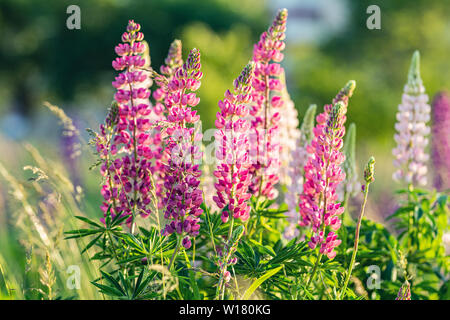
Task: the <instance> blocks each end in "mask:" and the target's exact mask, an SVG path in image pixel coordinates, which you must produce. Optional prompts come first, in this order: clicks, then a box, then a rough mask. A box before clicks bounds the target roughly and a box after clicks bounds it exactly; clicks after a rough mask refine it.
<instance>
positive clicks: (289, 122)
mask: <svg viewBox="0 0 450 320" xmlns="http://www.w3.org/2000/svg"><path fill="white" fill-rule="evenodd" d="M280 81H281V85H282V88H283V90H282V93H281V98H282V99H283V101H284V104H283V106H282V107H281V108H280V115H281V118H280V123H279V141H280V148H281V150H280V152H281V153H280V169H279V176H280V183H281V184H283V185H285V186H287V187H289V186H291V185H292V183H293V181H292V178H291V175H290V167H289V164H290V162H292V160H293V158H292V157H293V152H294V150H295V149H296V147H297V146H296V143H297V141H298V140H299V139H300V135H301V133H300V129H299V128H298V125H299V121H298V112H297V109H295V105H294V101H292V100H291V97H290V96H289V93H288V91H287V88H286V76H285V74H284V71H283V72H282V73H281V75H280ZM311 129H312V128H311Z"/></svg>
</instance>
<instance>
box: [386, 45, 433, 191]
mask: <svg viewBox="0 0 450 320" xmlns="http://www.w3.org/2000/svg"><path fill="white" fill-rule="evenodd" d="M430 110H431V108H430V105H429V104H428V95H427V94H426V93H425V87H424V86H423V83H422V79H421V78H420V56H419V52H418V51H416V52H414V55H413V57H412V61H411V67H410V69H409V74H408V82H407V83H406V85H405V88H404V93H403V96H402V103H401V104H400V105H399V106H398V112H397V123H396V124H395V130H396V131H397V133H396V134H395V135H394V139H395V141H396V142H397V146H396V147H395V148H394V149H393V150H392V154H393V155H394V157H395V160H394V166H395V167H396V168H397V170H396V171H395V172H394V174H393V178H394V180H396V181H401V182H404V183H406V184H408V185H412V186H416V185H422V186H423V185H425V184H426V183H427V177H426V175H427V171H428V170H427V166H426V162H427V161H428V158H429V156H428V154H427V153H426V151H425V148H426V146H427V145H428V135H429V133H430V128H429V127H428V125H427V122H428V121H429V120H430Z"/></svg>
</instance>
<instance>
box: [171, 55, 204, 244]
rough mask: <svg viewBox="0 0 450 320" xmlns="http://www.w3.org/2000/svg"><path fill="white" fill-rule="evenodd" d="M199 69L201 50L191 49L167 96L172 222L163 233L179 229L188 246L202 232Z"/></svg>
mask: <svg viewBox="0 0 450 320" xmlns="http://www.w3.org/2000/svg"><path fill="white" fill-rule="evenodd" d="M200 69H201V64H200V52H199V51H198V50H197V49H192V50H191V52H190V53H189V56H188V58H187V60H186V62H185V63H184V64H183V66H182V67H181V68H179V69H178V70H177V71H176V72H175V73H174V76H173V78H172V80H171V81H170V82H169V83H168V86H167V88H168V95H167V98H166V99H165V104H166V108H167V110H168V115H167V122H168V123H169V124H170V126H169V127H168V128H167V134H168V136H167V138H166V148H167V151H168V154H169V161H168V164H167V165H165V167H164V174H165V177H164V179H165V181H164V187H165V189H166V195H165V196H164V198H163V204H164V206H165V208H166V209H165V212H164V217H165V219H167V220H169V221H170V222H168V223H167V225H166V227H165V228H164V230H163V234H164V235H166V236H168V235H170V234H172V233H174V232H176V233H177V234H178V235H180V236H182V237H184V238H183V240H182V245H183V246H184V247H185V248H186V249H188V248H190V246H191V241H190V239H189V236H190V237H195V236H196V235H198V233H199V232H198V230H199V228H200V225H199V217H200V215H201V214H202V213H203V210H202V209H201V208H200V205H201V203H202V202H203V198H202V192H201V189H200V188H199V184H200V180H199V179H200V176H201V171H200V170H199V165H198V164H196V163H195V162H196V161H197V160H198V159H201V152H200V150H199V148H198V147H197V145H196V144H197V142H198V141H199V140H200V139H201V135H200V134H199V133H198V132H196V128H195V127H193V125H194V124H196V123H198V122H199V119H200V117H199V116H198V115H197V112H196V111H193V110H192V107H195V106H196V105H197V104H198V103H199V102H200V99H199V98H198V97H197V96H196V94H195V91H196V90H197V89H198V88H199V87H200V79H201V78H202V76H203V74H202V72H201V71H200Z"/></svg>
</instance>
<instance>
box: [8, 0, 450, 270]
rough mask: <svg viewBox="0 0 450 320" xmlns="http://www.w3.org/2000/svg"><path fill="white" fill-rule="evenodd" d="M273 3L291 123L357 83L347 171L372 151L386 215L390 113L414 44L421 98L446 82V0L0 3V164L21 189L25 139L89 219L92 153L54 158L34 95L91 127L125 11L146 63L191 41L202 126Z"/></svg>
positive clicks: (104, 96) (51, 136) (48, 122)
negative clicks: (372, 20)
mask: <svg viewBox="0 0 450 320" xmlns="http://www.w3.org/2000/svg"><path fill="white" fill-rule="evenodd" d="M71 4H77V5H78V6H79V7H80V8H81V30H68V29H67V28H66V19H67V17H68V16H69V15H68V14H67V13H66V8H67V7H68V6H69V5H71ZM373 4H376V5H378V6H379V7H380V9H381V30H369V29H368V28H367V27H366V20H367V18H368V17H369V14H367V13H366V9H367V7H368V6H369V5H373ZM283 7H286V8H287V9H288V10H289V18H288V23H287V28H288V31H287V40H286V41H287V47H286V50H285V60H284V62H283V66H284V67H285V69H286V72H287V83H288V84H287V85H288V90H289V93H290V95H291V97H292V99H293V100H294V102H295V105H296V108H297V110H298V111H299V117H300V120H301V119H302V117H303V114H304V112H305V111H306V108H307V106H308V105H309V104H311V103H315V104H317V105H318V106H319V108H321V107H322V106H323V105H324V104H325V103H329V102H330V101H331V99H332V98H333V97H334V95H335V94H336V92H337V91H338V90H339V89H340V88H341V87H342V86H343V85H344V84H345V83H346V82H347V81H348V80H350V79H354V80H356V82H357V89H356V91H355V94H354V96H353V98H352V99H351V102H350V107H349V114H348V119H349V120H348V124H350V123H351V122H354V123H356V125H357V162H358V165H359V171H360V172H361V171H362V167H363V165H364V163H365V161H367V159H368V157H369V156H370V155H374V156H375V158H376V159H377V173H376V178H377V182H376V183H375V184H374V185H373V190H374V194H375V196H374V197H373V198H372V199H375V200H370V201H371V203H370V206H371V210H370V211H371V213H369V216H371V217H372V218H373V219H376V220H379V221H382V220H383V217H384V216H385V215H387V214H389V213H391V212H389V211H390V210H392V204H391V203H390V201H391V200H390V199H392V193H393V191H394V190H395V189H396V188H397V187H398V186H397V185H395V184H394V183H393V182H392V179H391V175H392V172H393V167H392V156H391V150H392V148H393V147H394V141H393V135H394V123H395V114H396V109H397V106H398V104H399V102H400V100H401V94H402V90H403V86H404V84H405V82H406V79H407V72H408V67H409V63H410V59H411V56H412V54H413V52H414V50H416V49H417V50H419V51H420V53H421V58H422V59H421V71H422V72H421V73H422V78H423V81H424V84H425V87H426V90H427V93H428V94H429V95H430V99H431V98H432V96H433V95H434V94H435V93H437V92H438V91H441V90H446V89H448V88H450V78H449V77H448V75H449V74H450V60H449V52H450V19H449V17H450V4H449V3H448V2H447V1H440V0H415V1H414V2H411V1H410V0H396V1H375V0H370V1H365V0H353V1H350V0H271V1H269V0H265V1H264V0H195V1H193V0H150V1H131V0H95V1H93V0H81V1H65V0H1V1H0V162H1V163H2V165H3V166H4V167H5V168H6V169H7V170H8V172H9V173H10V174H11V175H12V177H14V178H15V179H17V181H19V182H20V183H22V184H23V185H24V188H27V181H28V179H29V177H30V173H29V172H28V171H27V172H24V170H23V167H24V166H25V165H28V164H30V163H33V161H35V160H33V159H32V157H31V155H30V152H29V151H30V149H29V147H28V148H27V147H26V146H27V144H28V143H29V144H32V145H34V146H35V148H36V149H37V150H38V151H39V153H40V154H41V156H42V157H43V158H44V159H52V161H54V163H58V164H59V165H61V170H63V171H64V172H66V174H67V176H69V177H71V178H72V179H73V180H74V181H76V184H79V185H80V186H81V187H82V188H83V193H84V197H85V198H84V200H83V201H84V202H83V206H82V208H83V213H84V214H86V215H89V216H95V215H97V214H98V210H97V208H98V205H99V202H100V200H99V188H98V186H99V183H100V176H99V174H98V173H97V171H95V170H93V171H90V170H88V167H89V166H90V164H92V162H93V161H94V158H93V157H92V155H91V154H90V152H89V148H87V147H83V148H82V153H81V157H79V158H78V160H77V162H76V163H72V162H71V161H69V160H67V159H66V158H64V153H65V144H66V141H65V140H64V139H63V138H61V126H60V125H58V120H57V118H55V116H54V115H53V114H52V113H51V112H49V111H48V109H47V108H45V107H44V106H43V102H44V101H49V102H51V103H52V104H55V105H58V106H59V107H61V108H62V109H63V110H64V111H65V112H66V113H67V114H68V115H69V116H70V117H72V118H73V119H74V123H75V125H76V126H77V127H78V129H79V131H80V132H81V133H82V135H83V136H84V139H85V140H87V139H88V137H87V135H86V134H85V130H84V129H85V128H88V127H90V128H94V129H97V128H98V124H99V123H101V122H102V121H103V119H104V116H105V113H106V110H107V108H108V107H109V105H110V102H111V100H112V97H113V88H112V86H111V81H112V80H113V79H114V75H115V71H114V70H113V69H112V67H111V61H112V60H113V59H114V58H115V53H114V46H115V45H116V44H117V43H118V42H119V41H120V36H121V34H122V32H123V30H124V28H125V26H126V24H127V21H128V20H129V19H134V20H135V21H137V22H139V23H140V24H141V26H142V31H143V32H144V34H145V39H146V40H147V41H148V43H149V45H150V54H151V59H152V66H153V68H155V69H159V66H160V65H161V63H162V62H163V59H164V57H165V55H166V53H167V49H168V47H169V44H170V42H171V41H172V40H173V39H181V40H182V42H183V52H184V56H186V55H187V52H188V51H189V50H190V49H191V48H193V47H196V48H198V49H200V51H201V53H202V67H203V72H204V78H203V81H202V87H201V89H200V91H199V96H200V98H201V102H200V104H199V106H198V111H199V113H200V115H201V119H202V122H203V128H204V129H207V128H210V127H212V126H213V124H214V119H215V113H216V112H217V111H218V107H217V101H218V100H219V99H220V98H221V97H222V96H223V93H224V91H225V90H226V89H227V88H228V87H229V86H230V84H231V83H232V80H233V79H234V78H235V77H236V76H237V75H238V73H239V72H240V70H241V69H242V67H243V66H244V65H245V64H246V63H247V61H248V60H249V59H250V58H251V55H252V46H253V43H255V42H256V41H257V40H258V37H259V34H260V33H261V32H262V31H264V30H265V29H266V28H267V26H268V25H269V24H270V22H271V20H272V18H273V16H274V14H275V12H276V10H277V9H278V8H283ZM0 181H2V183H1V184H0V234H1V236H0V249H1V251H0V253H2V254H3V258H4V259H6V258H5V257H13V258H14V257H15V258H17V259H18V261H19V262H18V264H17V266H16V267H17V268H19V269H20V268H24V265H25V264H26V261H25V258H21V257H23V256H24V255H23V250H24V249H23V248H21V247H20V245H19V244H16V243H18V240H20V239H18V238H20V236H18V235H17V234H15V233H14V231H13V230H14V226H16V224H17V223H18V222H17V220H16V216H15V215H13V214H12V212H13V211H15V210H17V208H16V207H15V206H14V204H13V203H12V202H13V200H10V199H9V196H8V193H10V192H11V191H12V189H11V187H10V185H9V184H8V183H7V182H3V180H1V178H0ZM36 212H37V213H38V214H39V212H40V211H39V210H38V209H37V210H36ZM11 247H13V249H11ZM7 248H8V249H7ZM14 248H15V249H14ZM14 250H15V251H14ZM0 258H1V255H0ZM0 265H1V259H0ZM0 271H1V270H0ZM18 272H22V271H18Z"/></svg>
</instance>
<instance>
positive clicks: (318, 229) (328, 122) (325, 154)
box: [299, 81, 355, 259]
mask: <svg viewBox="0 0 450 320" xmlns="http://www.w3.org/2000/svg"><path fill="white" fill-rule="evenodd" d="M354 89H355V82H354V81H350V82H349V83H347V85H346V86H345V87H344V88H343V89H342V90H341V92H340V93H339V94H338V96H336V98H335V99H334V100H333V101H335V102H336V103H335V104H334V106H332V105H326V106H325V107H324V112H323V113H321V114H319V115H318V116H317V117H316V121H317V124H316V127H315V128H314V131H313V132H314V138H313V140H312V142H311V144H310V145H309V146H308V147H307V150H308V152H309V153H310V154H311V156H310V157H309V158H308V162H307V164H306V166H305V169H304V171H305V182H304V184H303V193H302V194H301V195H300V205H299V208H300V215H301V218H300V225H301V226H307V225H311V226H312V231H313V236H312V237H311V239H310V241H309V243H308V245H309V246H310V248H311V249H314V248H315V247H316V246H320V253H321V254H326V255H327V257H328V258H329V259H333V258H334V257H335V256H336V251H334V248H335V247H337V246H338V245H339V244H340V243H341V240H338V239H337V233H336V232H337V231H338V230H339V228H340V226H341V220H340V218H339V215H341V214H342V213H343V212H344V207H342V206H341V203H340V202H339V201H338V195H337V192H336V189H337V186H338V185H339V183H341V182H342V181H343V180H344V179H345V173H344V172H343V170H342V168H341V164H342V163H343V162H344V160H345V156H344V154H343V153H342V152H341V149H342V146H343V140H342V139H343V137H344V135H345V127H344V124H345V121H346V115H345V114H346V112H347V106H348V98H349V97H351V96H352V94H353V90H354Z"/></svg>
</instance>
